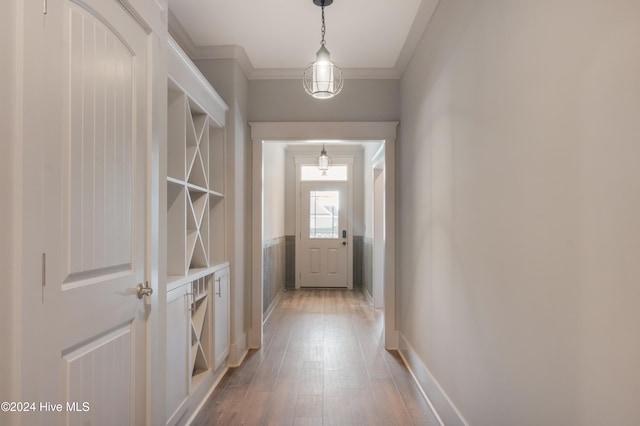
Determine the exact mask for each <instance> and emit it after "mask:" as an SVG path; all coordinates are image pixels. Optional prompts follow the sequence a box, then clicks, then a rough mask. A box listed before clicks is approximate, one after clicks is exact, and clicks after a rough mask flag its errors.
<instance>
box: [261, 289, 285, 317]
mask: <svg viewBox="0 0 640 426" xmlns="http://www.w3.org/2000/svg"><path fill="white" fill-rule="evenodd" d="M283 294H284V287H283V288H281V289H280V291H279V292H278V294H277V295H276V297H274V298H273V302H271V304H270V305H269V307H268V308H267V312H265V314H264V316H263V318H262V323H263V324H264V323H266V322H267V320H268V319H269V316H270V315H271V313H272V312H273V310H274V309H275V308H276V306H277V305H278V302H279V301H280V299H282V295H283Z"/></svg>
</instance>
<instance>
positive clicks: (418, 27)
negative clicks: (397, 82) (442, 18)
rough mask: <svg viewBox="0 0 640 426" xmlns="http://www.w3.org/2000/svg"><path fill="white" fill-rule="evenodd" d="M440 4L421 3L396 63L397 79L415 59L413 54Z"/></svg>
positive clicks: (435, 1)
mask: <svg viewBox="0 0 640 426" xmlns="http://www.w3.org/2000/svg"><path fill="white" fill-rule="evenodd" d="M439 3H440V0H422V2H421V3H420V7H419V8H418V12H417V13H416V17H415V18H414V20H413V23H412V24H411V28H409V33H408V34H407V38H406V39H405V41H404V45H403V46H402V50H401V51H400V55H398V60H397V61H396V66H395V68H394V69H395V70H396V72H397V75H398V77H397V78H400V77H402V75H403V74H404V70H405V69H406V68H407V66H408V65H409V62H410V61H411V58H412V57H413V53H414V52H415V50H416V47H417V46H418V43H419V42H420V39H421V38H422V35H423V34H424V32H425V30H426V29H427V26H428V25H429V22H431V18H432V17H433V14H434V13H435V11H436V8H437V7H438V4H439Z"/></svg>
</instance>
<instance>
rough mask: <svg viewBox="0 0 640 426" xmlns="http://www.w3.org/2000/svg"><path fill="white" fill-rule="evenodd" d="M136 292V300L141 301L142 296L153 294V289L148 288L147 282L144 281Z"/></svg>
mask: <svg viewBox="0 0 640 426" xmlns="http://www.w3.org/2000/svg"><path fill="white" fill-rule="evenodd" d="M136 290H137V294H138V299H142V297H143V296H151V295H152V294H153V289H152V288H151V287H149V281H145V282H144V285H142V284H138V286H137V287H136Z"/></svg>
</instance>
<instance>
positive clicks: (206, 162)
mask: <svg viewBox="0 0 640 426" xmlns="http://www.w3.org/2000/svg"><path fill="white" fill-rule="evenodd" d="M167 98H168V118H169V121H168V124H167V129H168V139H167V228H168V230H167V275H168V276H169V282H176V281H180V280H183V279H188V278H189V277H190V276H192V275H193V274H195V273H199V272H200V271H202V270H204V269H207V268H209V267H211V266H212V265H216V264H219V263H222V262H225V261H226V256H225V244H226V239H225V232H226V228H225V223H224V221H225V215H224V210H225V206H224V191H225V163H224V155H225V138H224V137H225V132H224V128H223V127H219V125H218V124H217V123H220V120H219V118H218V119H217V120H214V119H212V118H211V116H210V115H209V114H208V113H207V112H205V109H203V108H202V107H200V104H199V103H198V102H196V101H195V100H193V99H192V98H191V97H190V96H189V95H188V94H187V93H186V92H184V91H182V90H181V89H180V86H178V85H177V84H173V83H172V82H171V81H170V82H169V91H168V96H167Z"/></svg>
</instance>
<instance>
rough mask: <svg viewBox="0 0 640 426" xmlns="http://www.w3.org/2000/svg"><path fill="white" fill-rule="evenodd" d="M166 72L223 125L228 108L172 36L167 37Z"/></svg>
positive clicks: (217, 122) (173, 82) (216, 121)
mask: <svg viewBox="0 0 640 426" xmlns="http://www.w3.org/2000/svg"><path fill="white" fill-rule="evenodd" d="M168 44H169V48H168V49H167V73H168V75H169V79H170V80H171V82H172V84H174V85H175V86H177V87H179V88H180V89H181V90H182V91H183V92H186V93H188V94H189V98H191V99H192V100H193V101H194V102H196V103H197V104H198V106H199V107H200V108H202V109H203V110H204V112H206V113H207V114H208V115H209V116H210V117H211V118H212V119H213V121H215V123H216V124H217V125H218V127H224V126H225V113H226V111H227V110H228V109H229V107H228V106H227V104H226V103H225V102H224V101H223V100H222V98H221V97H220V95H218V93H217V92H216V91H215V89H214V88H213V87H212V86H211V84H210V83H209V81H208V80H207V79H206V77H205V76H204V75H202V73H201V72H200V70H199V69H198V68H197V67H196V66H195V64H194V63H193V62H191V59H189V56H187V54H186V53H185V52H184V51H183V50H182V48H181V47H180V46H179V45H178V43H177V42H176V41H175V40H173V39H172V38H169V39H168Z"/></svg>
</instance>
